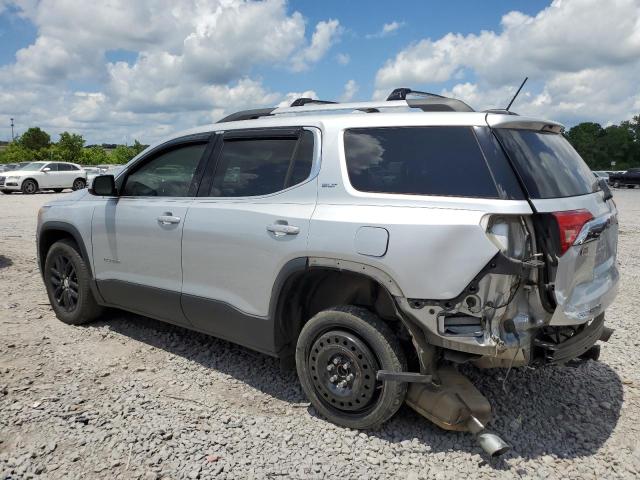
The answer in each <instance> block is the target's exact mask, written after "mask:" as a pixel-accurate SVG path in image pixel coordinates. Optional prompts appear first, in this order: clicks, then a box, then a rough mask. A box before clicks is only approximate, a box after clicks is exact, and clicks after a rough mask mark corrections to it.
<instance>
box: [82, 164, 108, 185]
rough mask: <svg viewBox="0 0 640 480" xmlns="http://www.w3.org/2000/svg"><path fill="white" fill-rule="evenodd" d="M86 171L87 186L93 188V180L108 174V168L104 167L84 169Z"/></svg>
mask: <svg viewBox="0 0 640 480" xmlns="http://www.w3.org/2000/svg"><path fill="white" fill-rule="evenodd" d="M83 168H84V171H85V172H87V185H89V186H91V184H92V182H93V179H94V178H95V177H97V176H98V175H102V174H104V173H106V172H107V169H106V168H102V167H83Z"/></svg>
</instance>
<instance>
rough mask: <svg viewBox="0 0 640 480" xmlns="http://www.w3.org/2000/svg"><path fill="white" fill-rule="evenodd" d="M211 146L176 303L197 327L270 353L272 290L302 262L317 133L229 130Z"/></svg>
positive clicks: (186, 235) (187, 230) (186, 237)
mask: <svg viewBox="0 0 640 480" xmlns="http://www.w3.org/2000/svg"><path fill="white" fill-rule="evenodd" d="M216 150H217V154H216V156H215V159H214V161H212V162H211V163H210V165H209V166H208V170H207V171H206V172H205V178H204V179H203V182H202V186H201V189H200V192H199V195H198V197H197V198H196V199H195V200H194V202H193V204H192V205H191V207H190V209H189V215H188V216H187V219H186V223H185V226H184V232H183V239H182V252H183V253H182V268H183V276H184V282H183V287H182V307H183V309H184V312H185V314H186V316H187V318H188V319H189V321H190V322H191V323H192V324H193V325H194V327H196V328H197V329H199V330H202V331H205V332H208V333H211V334H213V335H215V336H218V337H221V338H226V339H228V340H231V341H234V342H236V343H240V344H243V345H246V346H249V347H251V348H254V349H256V350H260V351H264V352H267V353H275V351H276V349H277V347H276V345H275V344H274V325H273V318H272V315H271V312H270V302H271V294H272V291H273V290H274V285H276V284H277V278H278V275H279V273H280V272H281V271H282V270H283V269H285V268H288V267H287V265H289V266H291V265H293V264H299V263H300V262H302V265H305V264H306V259H304V257H306V250H307V238H308V232H309V222H310V219H311V215H312V213H313V210H314V208H315V204H316V196H317V185H316V176H317V175H316V172H317V169H318V168H319V157H320V133H319V131H318V130H317V129H311V128H309V129H306V128H305V129H303V128H285V129H283V128H273V129H261V130H241V131H229V132H226V133H224V134H221V135H219V138H218V141H217V147H216ZM296 262H297V263H296Z"/></svg>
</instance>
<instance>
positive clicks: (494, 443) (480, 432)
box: [467, 415, 511, 458]
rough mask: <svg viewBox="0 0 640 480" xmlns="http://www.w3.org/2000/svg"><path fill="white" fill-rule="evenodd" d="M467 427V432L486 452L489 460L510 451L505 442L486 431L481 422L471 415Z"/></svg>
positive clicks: (496, 435)
mask: <svg viewBox="0 0 640 480" xmlns="http://www.w3.org/2000/svg"><path fill="white" fill-rule="evenodd" d="M467 427H468V428H469V431H470V432H471V433H473V434H474V435H475V437H476V440H477V441H478V444H479V445H480V447H481V448H482V449H483V450H484V451H485V452H487V454H488V455H489V456H490V457H491V458H497V457H499V456H501V455H504V454H505V453H507V452H508V451H509V450H511V446H510V445H509V444H508V443H507V442H505V441H504V440H502V438H500V437H499V436H498V434H496V433H493V432H492V431H490V430H487V429H486V428H485V427H484V425H483V424H482V422H480V420H478V419H477V418H476V417H474V416H473V415H471V416H470V417H469V421H468V422H467Z"/></svg>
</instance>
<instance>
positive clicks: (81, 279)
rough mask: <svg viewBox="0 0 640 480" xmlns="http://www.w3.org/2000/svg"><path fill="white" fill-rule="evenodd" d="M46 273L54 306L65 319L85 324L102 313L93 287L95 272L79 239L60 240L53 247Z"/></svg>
mask: <svg viewBox="0 0 640 480" xmlns="http://www.w3.org/2000/svg"><path fill="white" fill-rule="evenodd" d="M43 277H44V282H45V285H46V287H47V295H48V296H49V302H50V303H51V307H52V308H53V311H54V312H55V313H56V316H57V317H58V319H60V320H61V321H63V322H64V323H67V324H69V325H81V324H83V323H88V322H91V321H92V320H95V319H96V318H98V317H99V316H100V315H101V314H102V310H103V309H102V307H101V306H99V305H98V303H97V302H96V300H95V298H94V296H93V292H92V291H91V283H90V282H91V274H90V273H89V269H88V267H87V264H86V263H85V261H84V259H83V258H82V255H80V253H79V252H78V247H77V245H76V244H75V242H73V241H71V240H66V239H65V240H59V241H57V242H55V243H54V244H53V245H52V246H51V248H49V251H48V252H47V257H46V260H45V263H44V275H43ZM74 285H75V287H74ZM63 286H64V287H63ZM65 287H66V289H65ZM74 292H75V298H74Z"/></svg>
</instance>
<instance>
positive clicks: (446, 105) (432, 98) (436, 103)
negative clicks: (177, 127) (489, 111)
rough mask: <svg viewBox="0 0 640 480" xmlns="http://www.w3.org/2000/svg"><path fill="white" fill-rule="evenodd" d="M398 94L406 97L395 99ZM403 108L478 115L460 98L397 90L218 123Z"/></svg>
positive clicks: (298, 103)
mask: <svg viewBox="0 0 640 480" xmlns="http://www.w3.org/2000/svg"><path fill="white" fill-rule="evenodd" d="M409 93H412V94H416V95H420V96H422V97H423V98H410V99H407V98H406V96H407V94H409ZM394 95H395V96H398V97H405V98H394ZM402 107H404V108H407V107H409V108H416V109H419V110H422V111H423V112H475V110H474V109H473V108H471V107H470V106H469V105H467V104H466V103H464V102H463V101H462V100H458V99H456V98H448V97H443V96H442V95H436V94H435V93H427V92H418V91H415V90H411V89H410V88H396V89H395V90H394V91H393V92H391V95H389V97H387V100H386V101H373V102H353V103H352V102H347V103H338V102H331V101H328V100H315V99H312V98H307V97H301V98H297V99H296V100H294V101H293V103H292V104H291V106H289V107H274V108H258V109H255V110H242V111H240V112H236V113H232V114H231V115H229V116H227V117H224V118H223V119H222V120H218V123H225V122H236V121H242V120H253V119H257V118H261V117H269V116H275V115H281V114H286V115H296V114H301V113H305V114H309V113H315V112H331V111H333V112H337V111H340V110H351V111H352V112H357V111H360V112H364V113H378V112H380V111H382V110H384V109H397V108H402Z"/></svg>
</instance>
